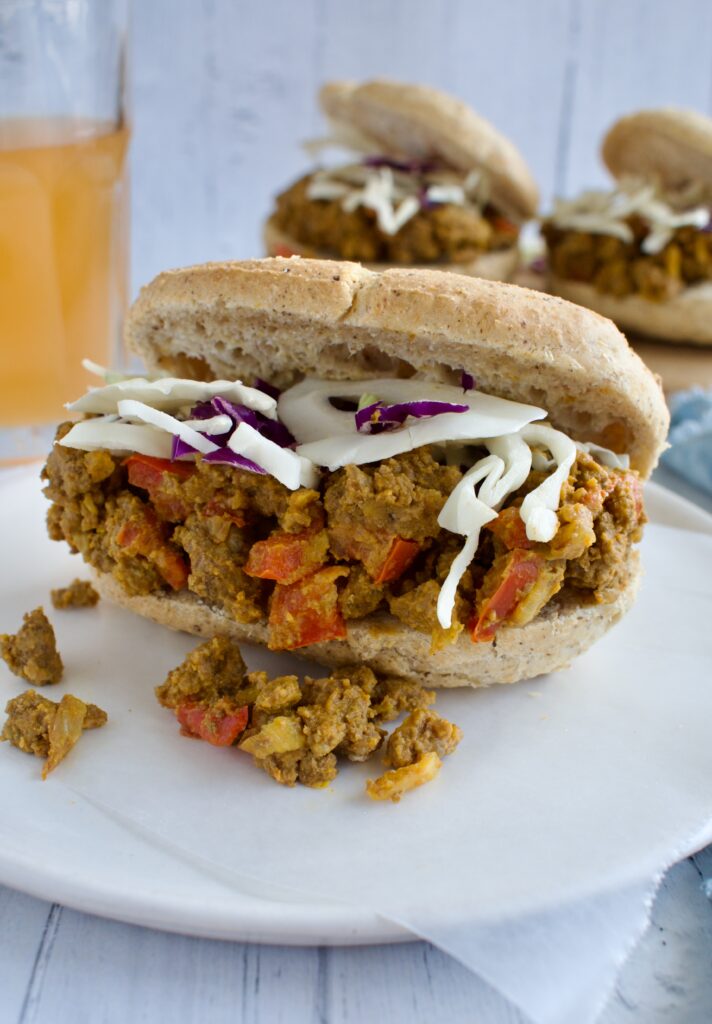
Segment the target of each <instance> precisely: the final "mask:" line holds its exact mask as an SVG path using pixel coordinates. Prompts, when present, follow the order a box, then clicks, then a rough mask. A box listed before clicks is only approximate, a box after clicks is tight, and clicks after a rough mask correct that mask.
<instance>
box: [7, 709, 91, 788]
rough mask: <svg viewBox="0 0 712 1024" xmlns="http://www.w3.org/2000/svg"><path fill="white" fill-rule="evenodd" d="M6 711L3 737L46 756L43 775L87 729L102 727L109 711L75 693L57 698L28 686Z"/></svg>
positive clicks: (45, 776) (22, 747) (27, 751)
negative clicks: (87, 702)
mask: <svg viewBox="0 0 712 1024" xmlns="http://www.w3.org/2000/svg"><path fill="white" fill-rule="evenodd" d="M5 712H6V714H7V719H6V721H5V725H4V726H3V730H2V733H0V740H5V741H7V742H8V743H11V744H12V745H13V746H14V747H17V748H18V749H19V750H23V751H24V752H25V753H26V754H34V755H35V757H44V758H46V760H45V764H44V767H43V769H42V778H43V779H45V778H47V775H48V774H49V773H50V772H51V771H53V770H54V769H55V768H56V767H57V765H58V764H59V762H60V761H61V760H62V759H63V758H65V757H66V756H67V754H68V753H69V751H70V750H71V749H72V747H73V746H75V744H76V743H77V741H78V740H79V738H80V736H81V734H82V732H83V731H84V730H85V729H98V728H100V727H101V726H102V725H104V724H105V723H106V721H107V715H106V712H105V711H102V709H101V708H99V707H97V706H96V704H85V703H84V701H83V700H80V699H79V698H78V697H74V696H73V695H72V694H71V693H65V695H64V696H63V697H62V699H61V700H60V701H59V702H57V701H53V700H49V699H48V698H47V697H43V696H42V695H41V694H39V693H36V692H35V690H26V691H25V692H24V693H21V694H20V696H19V697H14V698H13V699H12V700H10V701H8V703H7V706H6V707H5Z"/></svg>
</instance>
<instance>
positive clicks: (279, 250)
mask: <svg viewBox="0 0 712 1024" xmlns="http://www.w3.org/2000/svg"><path fill="white" fill-rule="evenodd" d="M272 255H273V256H296V255H297V253H295V251H294V249H290V247H289V246H288V245H285V244H284V242H278V243H277V244H276V245H273V246H272Z"/></svg>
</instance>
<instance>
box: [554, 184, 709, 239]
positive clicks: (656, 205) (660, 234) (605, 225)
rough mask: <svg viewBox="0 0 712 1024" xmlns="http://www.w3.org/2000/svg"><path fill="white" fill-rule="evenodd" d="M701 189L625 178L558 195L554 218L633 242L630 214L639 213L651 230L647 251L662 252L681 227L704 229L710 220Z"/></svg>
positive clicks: (557, 222)
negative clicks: (670, 188) (669, 188)
mask: <svg viewBox="0 0 712 1024" xmlns="http://www.w3.org/2000/svg"><path fill="white" fill-rule="evenodd" d="M701 198H702V197H701V195H700V194H699V192H698V191H691V190H689V189H688V190H686V191H684V192H679V193H670V192H667V193H666V192H664V191H663V190H662V189H661V188H660V186H659V185H657V184H656V183H655V182H651V181H644V180H642V179H639V178H622V179H621V181H620V182H619V183H618V185H617V186H616V188H614V189H613V190H612V191H609V192H604V191H594V190H592V191H588V192H583V193H582V194H581V195H580V196H577V197H576V198H575V199H557V200H556V202H555V203H554V209H553V211H552V214H551V218H550V219H551V221H552V223H554V224H555V225H556V226H557V227H560V228H564V229H567V230H573V231H584V232H588V233H591V234H597V235H612V236H613V237H614V238H619V239H620V240H621V241H622V242H633V241H634V240H635V235H634V233H633V229H632V228H631V226H630V224H629V223H628V218H630V217H633V216H637V217H640V218H641V219H642V220H643V221H645V223H646V225H647V226H648V228H649V230H648V233H647V234H646V236H645V238H644V239H643V241H642V243H641V248H642V250H643V252H644V253H646V254H648V255H655V254H656V253H659V252H661V251H662V250H663V249H664V248H665V246H666V245H667V244H668V242H669V241H670V239H671V238H672V236H673V234H674V232H675V231H676V230H677V229H678V228H681V227H688V226H689V227H694V228H697V229H702V228H705V227H707V226H708V225H709V224H710V219H711V215H710V208H709V206H708V205H703V204H702V205H701V204H700V203H699V200H700V199H701Z"/></svg>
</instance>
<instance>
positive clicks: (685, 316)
mask: <svg viewBox="0 0 712 1024" xmlns="http://www.w3.org/2000/svg"><path fill="white" fill-rule="evenodd" d="M602 156H603V160H604V162H605V164H606V166H607V167H608V169H609V171H610V172H611V174H612V175H613V177H614V178H615V179H616V183H615V186H614V188H613V189H612V190H610V191H607V192H584V193H583V194H582V195H580V196H578V197H576V198H574V199H570V200H559V201H558V202H556V203H555V204H554V209H553V212H552V214H551V216H550V217H549V218H548V220H547V221H545V223H544V226H543V233H544V236H545V238H546V241H547V244H548V249H549V289H550V291H552V292H554V293H555V294H557V295H561V296H563V297H564V298H566V299H570V300H571V301H573V302H578V303H580V304H581V305H582V306H589V307H590V308H591V309H595V310H597V311H598V312H599V313H603V315H604V316H608V317H610V318H611V319H612V320H615V322H616V323H617V324H618V325H619V327H622V328H623V329H624V330H628V331H632V332H634V333H638V334H642V335H647V336H649V337H651V338H658V339H663V340H666V341H671V342H694V343H696V344H699V345H710V344H712V119H710V118H708V117H705V116H704V115H702V114H697V113H694V112H693V111H690V110H676V109H673V108H666V109H662V110H645V111H641V112H640V113H637V114H633V115H631V116H629V117H624V118H622V119H621V120H620V121H617V122H616V123H615V124H614V125H613V127H612V128H611V129H610V131H609V132H608V134H607V135H606V137H605V138H604V140H603V147H602Z"/></svg>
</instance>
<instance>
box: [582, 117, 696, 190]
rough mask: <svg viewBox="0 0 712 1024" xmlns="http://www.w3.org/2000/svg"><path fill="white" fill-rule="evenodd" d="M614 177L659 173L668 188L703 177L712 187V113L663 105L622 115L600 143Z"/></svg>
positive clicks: (644, 176)
mask: <svg viewBox="0 0 712 1024" xmlns="http://www.w3.org/2000/svg"><path fill="white" fill-rule="evenodd" d="M601 153H602V156H603V160H604V163H605V164H606V166H607V167H608V169H609V170H610V172H611V174H612V175H613V176H614V177H615V178H621V177H623V176H625V175H634V176H636V177H642V178H658V179H659V180H660V181H661V183H662V184H663V185H664V186H666V187H667V188H671V189H677V188H682V187H684V186H685V185H688V184H690V183H691V182H702V183H703V184H704V185H706V186H707V187H708V188H709V189H711V190H712V118H709V117H706V116H705V115H704V114H698V113H697V112H696V111H694V110H680V109H677V108H675V107H663V108H662V109H660V110H641V111H640V112H639V113H637V114H631V115H630V116H629V117H623V118H621V119H620V121H616V123H615V124H614V125H613V126H612V127H611V128H610V130H609V132H608V134H607V135H606V136H605V138H604V140H603V145H602V149H601Z"/></svg>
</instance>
